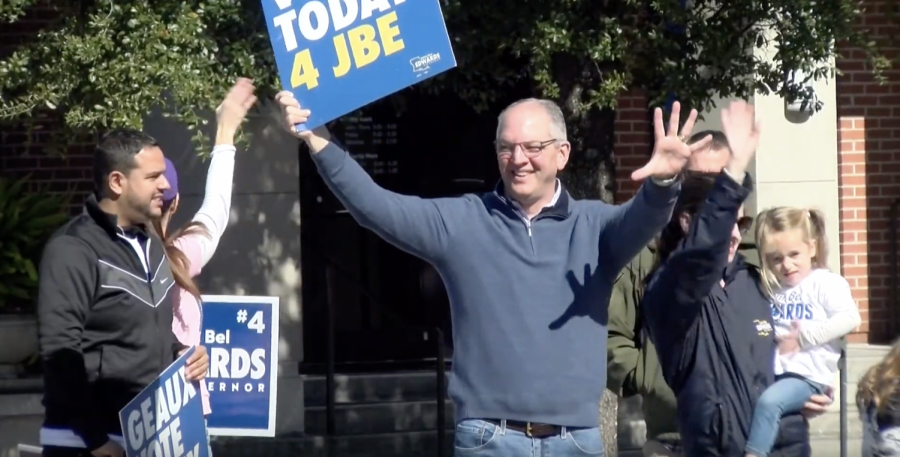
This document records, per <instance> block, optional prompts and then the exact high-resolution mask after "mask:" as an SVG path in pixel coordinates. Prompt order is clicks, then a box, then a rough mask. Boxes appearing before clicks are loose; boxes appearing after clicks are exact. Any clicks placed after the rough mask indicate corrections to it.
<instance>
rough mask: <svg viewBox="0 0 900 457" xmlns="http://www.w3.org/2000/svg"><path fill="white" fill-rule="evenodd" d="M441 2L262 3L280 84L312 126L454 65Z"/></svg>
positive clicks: (269, 0) (282, 0)
mask: <svg viewBox="0 0 900 457" xmlns="http://www.w3.org/2000/svg"><path fill="white" fill-rule="evenodd" d="M438 1H439V0H262V4H263V11H264V12H265V15H266V24H267V26H268V29H269V38H270V40H271V42H272V50H273V51H274V52H275V62H276V64H277V65H278V74H279V76H280V77H281V84H282V86H283V87H284V88H285V89H287V90H290V91H291V92H293V93H294V97H295V98H296V99H297V100H298V101H299V102H300V105H301V106H302V107H304V108H306V109H309V110H310V111H311V112H312V114H311V116H310V118H309V122H307V123H306V125H301V126H298V128H300V129H301V130H305V129H312V128H316V127H318V126H320V125H323V124H325V123H327V122H329V121H332V120H334V119H336V118H338V117H340V116H342V115H344V114H347V113H349V112H351V111H353V110H356V109H358V108H360V107H362V106H365V105H367V104H369V103H371V102H373V101H375V100H378V99H380V98H383V97H386V96H388V95H390V94H392V93H394V92H397V91H399V90H401V89H404V88H406V87H409V86H411V85H413V84H416V83H417V82H419V81H423V80H425V79H428V78H430V77H432V76H434V75H437V74H439V73H442V72H445V71H447V70H449V69H451V68H454V67H456V58H455V57H454V56H453V49H452V48H451V47H450V38H449V37H448V36H447V28H446V26H445V25H444V17H443V15H442V14H441V6H440V4H439V3H438Z"/></svg>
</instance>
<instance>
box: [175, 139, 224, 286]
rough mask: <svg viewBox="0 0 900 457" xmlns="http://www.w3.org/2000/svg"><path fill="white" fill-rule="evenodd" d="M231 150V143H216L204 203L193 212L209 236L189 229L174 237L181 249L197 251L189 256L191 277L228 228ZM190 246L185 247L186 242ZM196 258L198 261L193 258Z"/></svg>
mask: <svg viewBox="0 0 900 457" xmlns="http://www.w3.org/2000/svg"><path fill="white" fill-rule="evenodd" d="M234 153H235V148H234V146H233V145H230V144H218V145H216V147H215V148H213V151H212V154H211V156H210V162H209V171H207V173H206V190H205V192H204V194H203V203H201V204H200V209H199V210H197V214H195V215H194V217H193V219H192V221H193V222H198V223H200V224H203V226H204V227H205V228H206V230H207V232H209V236H205V234H201V233H197V232H188V233H186V234H184V235H182V236H180V237H179V238H178V239H177V240H175V243H176V245H178V246H179V248H180V249H181V250H182V251H183V252H188V251H191V252H192V253H193V252H195V251H196V255H190V256H189V258H190V259H192V261H191V264H190V265H191V269H190V270H191V271H190V275H191V276H197V275H198V274H200V270H201V269H202V268H203V267H205V266H206V264H207V263H208V262H209V260H210V259H212V256H213V254H215V253H216V248H217V247H218V246H219V240H221V239H222V235H223V234H224V233H225V229H226V228H227V227H228V217H229V215H230V214H231V193H232V181H233V179H234ZM188 244H190V245H192V246H186V245H188ZM196 258H199V260H200V262H194V261H193V259H196Z"/></svg>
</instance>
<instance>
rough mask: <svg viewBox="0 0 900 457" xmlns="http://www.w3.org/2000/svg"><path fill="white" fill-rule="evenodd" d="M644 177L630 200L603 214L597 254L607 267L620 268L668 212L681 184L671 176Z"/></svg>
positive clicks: (646, 239) (666, 219)
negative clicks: (661, 177) (607, 213)
mask: <svg viewBox="0 0 900 457" xmlns="http://www.w3.org/2000/svg"><path fill="white" fill-rule="evenodd" d="M648 181H649V182H645V183H644V185H642V186H641V189H640V190H639V191H638V193H637V195H635V196H634V197H633V198H632V199H631V200H629V201H627V202H626V203H624V204H622V205H619V206H614V207H612V211H610V213H609V215H608V216H607V217H606V220H607V222H606V224H605V225H604V226H603V229H602V231H601V232H600V246H601V249H600V253H601V254H600V255H601V256H602V257H601V260H602V261H603V262H604V265H605V266H606V267H607V268H608V270H607V271H620V270H621V269H622V268H623V267H624V266H625V265H626V264H627V263H628V262H629V261H631V259H632V258H634V256H636V255H637V254H638V253H639V252H641V249H644V248H645V247H646V246H647V244H648V243H650V241H651V240H652V239H653V237H654V236H656V234H658V233H659V231H660V230H662V228H663V227H664V226H665V225H666V223H667V222H668V221H669V218H670V217H671V216H672V208H673V207H674V206H675V201H676V200H677V199H678V192H679V190H680V189H681V184H680V183H678V182H676V180H675V179H669V180H661V179H650V180H648ZM604 208H610V207H609V206H604Z"/></svg>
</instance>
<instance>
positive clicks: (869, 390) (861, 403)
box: [856, 342, 900, 413]
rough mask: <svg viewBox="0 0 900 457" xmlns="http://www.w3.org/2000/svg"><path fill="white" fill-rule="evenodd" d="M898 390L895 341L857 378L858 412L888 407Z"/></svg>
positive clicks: (899, 360)
mask: <svg viewBox="0 0 900 457" xmlns="http://www.w3.org/2000/svg"><path fill="white" fill-rule="evenodd" d="M898 392H900V342H895V343H894V345H893V346H892V347H891V350H890V352H888V354H887V355H886V356H884V359H882V360H881V362H879V363H878V364H876V365H875V366H873V367H872V368H869V371H867V372H866V374H865V375H863V377H862V378H861V379H860V380H859V387H858V388H857V390H856V404H857V406H858V407H859V408H860V410H861V411H860V412H864V411H865V410H866V409H868V408H875V411H876V412H878V413H883V412H885V408H889V407H890V404H891V397H892V396H894V395H895V394H896V393H898Z"/></svg>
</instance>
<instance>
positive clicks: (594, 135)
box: [561, 84, 619, 457]
mask: <svg viewBox="0 0 900 457" xmlns="http://www.w3.org/2000/svg"><path fill="white" fill-rule="evenodd" d="M582 91H583V88H582V87H581V86H579V85H577V84H576V85H573V86H570V87H569V90H568V91H566V90H563V91H562V93H563V94H564V96H563V97H562V100H561V105H562V108H563V113H564V114H565V115H566V117H567V119H566V125H567V127H568V137H569V142H570V143H572V152H571V154H570V156H569V163H568V165H566V169H565V171H564V173H563V175H562V176H561V179H562V180H563V182H564V183H565V185H566V188H567V189H568V190H569V193H571V194H572V196H573V197H574V198H578V199H588V198H589V199H600V200H603V201H605V202H607V203H612V202H613V199H614V196H615V195H614V194H615V184H616V179H615V163H614V162H613V160H612V151H613V143H614V139H615V132H614V131H613V129H614V127H615V120H616V115H615V111H613V110H611V109H603V110H600V109H597V108H592V109H587V110H584V109H582V105H581V96H582ZM605 381H606V380H605V379H598V380H597V382H605ZM618 400H619V398H618V395H616V393H614V392H612V391H610V390H609V389H604V391H603V398H602V399H601V400H600V405H599V408H600V434H601V436H602V437H603V443H604V445H605V453H604V455H606V456H608V457H615V456H616V455H618V449H619V446H618V437H617V427H618V412H619V408H618V405H619V401H618Z"/></svg>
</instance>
